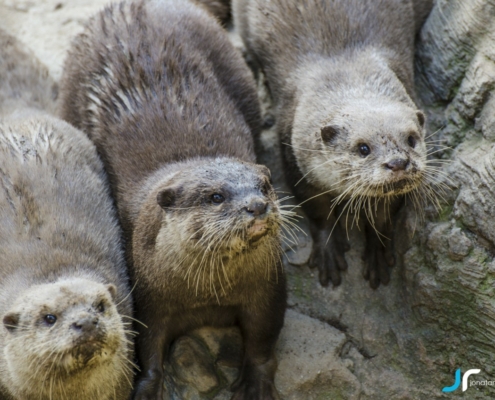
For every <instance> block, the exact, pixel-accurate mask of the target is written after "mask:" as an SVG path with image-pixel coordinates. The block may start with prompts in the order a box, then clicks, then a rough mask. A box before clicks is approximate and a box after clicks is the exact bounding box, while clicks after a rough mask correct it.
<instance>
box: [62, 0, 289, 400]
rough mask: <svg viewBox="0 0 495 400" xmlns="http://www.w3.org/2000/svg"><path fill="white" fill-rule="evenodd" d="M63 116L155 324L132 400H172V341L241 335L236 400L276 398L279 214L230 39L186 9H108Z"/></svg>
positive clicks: (76, 56) (81, 60)
mask: <svg viewBox="0 0 495 400" xmlns="http://www.w3.org/2000/svg"><path fill="white" fill-rule="evenodd" d="M61 112H62V116H63V118H64V119H66V120H67V121H69V122H71V123H73V124H74V125H76V126H77V127H79V128H81V129H82V130H84V131H86V132H87V133H88V135H89V137H90V138H91V139H92V140H93V141H94V143H95V144H96V146H97V148H98V151H99V153H100V155H101V157H102V159H103V160H104V162H105V165H106V168H107V171H109V173H110V180H111V185H112V190H113V194H114V196H115V199H116V202H117V206H118V210H119V215H120V219H121V222H122V225H123V227H124V231H125V236H126V245H127V259H128V261H129V264H130V267H131V271H132V277H133V280H134V281H135V284H136V289H135V300H136V308H137V315H138V318H139V320H141V321H142V322H143V323H144V324H145V325H146V326H147V328H144V327H142V326H137V328H138V329H139V330H140V335H139V336H138V357H139V361H140V365H141V371H142V375H141V378H140V380H139V382H138V384H137V387H136V391H135V399H157V398H161V397H160V396H162V395H163V393H162V391H163V378H164V376H163V374H164V372H163V363H164V362H166V360H167V355H168V351H169V347H170V344H171V342H172V341H173V340H174V339H175V338H177V337H178V336H180V335H182V334H184V333H185V332H187V331H189V330H191V329H194V328H196V327H199V326H203V325H212V326H228V325H233V324H238V325H239V326H240V328H241V331H242V334H243V337H244V344H245V357H244V363H243V368H242V371H241V374H240V377H239V379H238V381H237V383H236V384H235V385H234V388H233V389H234V391H235V393H234V397H233V398H234V399H247V398H264V399H273V398H276V397H277V393H276V390H275V387H274V385H273V378H274V373H275V368H276V361H275V358H274V354H273V353H274V346H275V343H276V340H277V337H278V334H279V331H280V329H281V327H282V325H283V318H284V312H285V301H286V293H285V278H284V275H283V270H282V266H281V262H280V253H279V251H280V250H279V245H280V244H279V225H280V213H279V209H278V204H277V201H276V195H275V193H274V191H273V189H272V187H271V185H270V182H269V171H268V170H267V169H266V168H265V167H262V166H258V165H256V164H253V163H254V161H255V154H254V151H253V147H254V144H253V139H252V134H253V133H254V134H256V132H257V131H258V130H259V123H260V111H259V106H258V103H257V95H256V90H255V84H254V81H253V78H252V76H251V73H250V71H249V70H248V68H247V67H246V65H245V64H244V62H243V60H242V57H241V56H240V55H239V54H238V53H237V51H236V50H235V49H234V48H233V46H232V45H231V44H230V42H229V41H228V38H227V36H226V34H225V32H223V30H222V29H221V27H220V26H219V25H218V23H217V22H216V21H215V20H214V19H213V17H211V16H210V15H209V14H208V13H207V12H206V11H205V10H203V9H201V8H200V7H198V6H197V5H194V4H192V3H190V2H188V1H184V2H176V1H172V0H165V1H150V2H135V3H126V2H124V3H120V4H118V5H113V6H110V7H108V8H106V9H105V10H104V11H103V12H102V13H101V14H99V15H98V16H96V17H95V18H93V20H92V21H90V23H89V24H88V26H87V27H86V30H85V32H83V34H82V35H80V36H79V37H78V38H77V39H76V40H75V42H74V43H73V48H72V50H71V51H70V53H69V57H68V60H67V63H66V65H65V71H64V77H63V81H62V85H61Z"/></svg>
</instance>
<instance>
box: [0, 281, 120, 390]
mask: <svg viewBox="0 0 495 400" xmlns="http://www.w3.org/2000/svg"><path fill="white" fill-rule="evenodd" d="M115 292H116V288H115V286H113V285H106V286H105V285H102V284H99V283H96V282H94V281H90V280H87V279H82V278H74V279H70V280H60V281H58V282H55V283H50V284H43V285H37V286H34V287H32V288H30V289H28V290H27V291H26V292H24V293H23V294H22V295H20V296H19V298H18V299H17V300H16V302H15V304H14V305H13V307H12V308H11V310H10V311H9V312H8V313H7V314H6V315H5V316H3V324H4V326H5V328H7V330H8V333H7V335H6V337H5V354H6V358H7V361H8V365H9V373H10V374H11V381H12V382H13V385H14V386H16V383H19V385H21V387H23V390H28V389H29V387H32V389H31V390H34V391H35V392H36V393H38V395H39V393H42V391H43V390H44V389H46V390H48V389H50V388H48V386H49V385H45V382H44V379H46V377H47V376H48V377H49V379H54V381H52V384H53V382H55V383H56V384H57V385H59V386H64V390H69V387H70V382H67V384H66V381H64V379H65V380H70V377H71V376H73V375H77V373H78V372H79V371H81V370H83V369H85V368H88V370H90V369H95V371H96V370H97V367H98V366H99V365H101V364H109V363H112V359H113V357H114V355H115V353H116V352H117V351H118V349H119V348H120V347H122V346H124V343H123V340H124V338H125V336H124V328H123V324H122V322H121V320H120V317H119V315H118V313H117V309H116V306H115V304H114V301H113V298H114V296H115ZM79 379H80V378H79ZM88 379H89V377H88ZM60 382H62V383H60ZM88 385H89V383H88ZM52 389H53V388H52ZM52 389H50V390H52Z"/></svg>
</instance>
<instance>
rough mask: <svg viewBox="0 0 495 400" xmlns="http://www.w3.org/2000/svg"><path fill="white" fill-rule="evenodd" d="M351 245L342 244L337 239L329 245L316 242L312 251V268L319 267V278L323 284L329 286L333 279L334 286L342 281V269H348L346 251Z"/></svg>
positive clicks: (310, 263) (310, 264)
mask: <svg viewBox="0 0 495 400" xmlns="http://www.w3.org/2000/svg"><path fill="white" fill-rule="evenodd" d="M346 247H349V245H347V246H346V245H342V246H340V245H339V243H336V240H331V241H330V243H328V245H327V246H322V245H318V244H317V243H314V245H313V251H312V253H311V257H310V262H309V266H310V268H314V267H316V266H317V267H318V271H319V280H320V284H321V285H322V286H328V283H329V282H330V281H332V284H333V286H334V287H336V286H339V285H340V284H341V283H342V278H341V276H340V271H345V270H347V261H346V259H345V255H344V252H345V251H346Z"/></svg>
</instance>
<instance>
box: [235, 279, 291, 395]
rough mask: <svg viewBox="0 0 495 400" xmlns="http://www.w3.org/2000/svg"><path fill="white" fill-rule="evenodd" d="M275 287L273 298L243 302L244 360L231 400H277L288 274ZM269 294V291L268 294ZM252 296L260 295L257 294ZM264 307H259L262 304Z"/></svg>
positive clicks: (241, 316)
mask: <svg viewBox="0 0 495 400" xmlns="http://www.w3.org/2000/svg"><path fill="white" fill-rule="evenodd" d="M281 273H282V272H280V273H279V283H278V285H277V287H275V288H272V290H273V291H274V293H273V294H274V296H273V297H272V300H271V301H268V302H266V303H265V302H263V301H260V302H259V303H257V304H250V305H246V306H244V308H243V309H242V310H241V314H240V321H239V322H240V327H241V333H242V336H243V341H244V361H243V365H242V370H241V372H240V374H239V378H237V380H236V381H235V382H234V383H233V384H232V387H231V390H232V391H233V392H234V394H233V396H232V398H231V400H278V399H279V398H280V397H279V395H278V392H277V389H276V388H275V384H274V379H275V371H276V369H277V360H276V358H275V345H276V342H277V339H278V335H279V333H280V330H281V329H282V326H283V323H284V315H285V308H286V292H285V278H284V277H283V276H281ZM265 296H266V294H265ZM253 298H257V299H258V298H259V297H258V295H254V296H253ZM262 304H263V306H262V307H264V308H263V309H260V307H261V305H262Z"/></svg>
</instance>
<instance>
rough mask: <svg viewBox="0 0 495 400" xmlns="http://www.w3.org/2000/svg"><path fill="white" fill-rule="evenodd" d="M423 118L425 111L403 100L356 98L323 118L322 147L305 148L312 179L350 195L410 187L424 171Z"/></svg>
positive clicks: (399, 191) (396, 191)
mask: <svg viewBox="0 0 495 400" xmlns="http://www.w3.org/2000/svg"><path fill="white" fill-rule="evenodd" d="M424 122H425V118H424V115H423V114H422V113H421V111H418V110H414V109H413V108H411V107H408V106H406V105H404V104H402V103H400V102H383V101H382V102H381V101H380V100H376V99H354V100H353V101H352V103H350V104H347V105H344V106H343V107H341V108H340V109H339V110H338V112H335V113H334V115H333V116H332V117H331V118H329V119H328V120H327V121H325V122H324V123H322V124H321V126H320V127H319V132H318V136H317V135H316V134H315V136H317V139H316V143H315V145H313V148H317V149H318V150H319V151H313V152H312V153H309V154H308V152H306V154H304V155H302V154H301V156H300V157H303V158H306V159H308V160H307V162H306V165H305V168H306V169H307V170H308V171H309V173H308V179H309V180H313V181H314V182H316V183H317V185H318V186H320V187H323V188H324V189H325V190H328V191H329V192H331V193H333V194H334V195H343V196H344V197H347V198H349V197H351V196H353V197H354V196H365V197H383V196H396V195H401V194H404V193H407V192H409V191H412V190H414V189H416V188H417V187H419V186H420V185H421V184H422V181H423V179H424V175H425V168H426V146H425V143H424V133H423V130H424ZM307 145H308V144H307ZM299 153H304V151H299Z"/></svg>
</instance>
